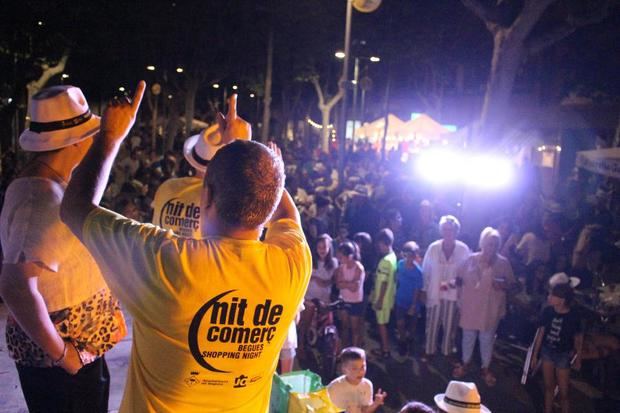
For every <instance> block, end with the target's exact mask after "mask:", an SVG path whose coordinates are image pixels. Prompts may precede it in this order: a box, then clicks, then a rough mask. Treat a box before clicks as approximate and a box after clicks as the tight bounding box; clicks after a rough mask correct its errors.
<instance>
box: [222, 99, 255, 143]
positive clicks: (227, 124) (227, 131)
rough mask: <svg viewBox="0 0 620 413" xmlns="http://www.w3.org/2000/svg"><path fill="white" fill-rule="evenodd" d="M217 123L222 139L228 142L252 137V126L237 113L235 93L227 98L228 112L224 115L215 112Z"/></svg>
mask: <svg viewBox="0 0 620 413" xmlns="http://www.w3.org/2000/svg"><path fill="white" fill-rule="evenodd" d="M217 123H218V125H219V128H220V133H221V134H222V141H223V143H224V144H228V143H230V142H232V141H234V140H235V139H244V140H250V139H252V126H251V125H250V123H249V122H247V121H246V120H245V119H243V118H241V117H240V116H239V115H237V94H236V93H235V94H232V95H230V97H229V98H228V113H227V114H226V116H224V115H223V114H222V113H218V114H217Z"/></svg>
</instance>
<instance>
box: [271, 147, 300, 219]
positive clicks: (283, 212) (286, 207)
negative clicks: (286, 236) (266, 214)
mask: <svg viewBox="0 0 620 413" xmlns="http://www.w3.org/2000/svg"><path fill="white" fill-rule="evenodd" d="M268 146H269V149H271V150H272V151H274V152H275V153H276V155H278V156H279V157H280V160H282V151H280V148H278V146H277V145H276V144H275V143H273V142H270V143H269V145H268ZM285 218H289V219H292V220H293V221H295V222H296V223H297V225H299V226H301V217H300V216H299V211H298V210H297V207H296V206H295V202H294V201H293V198H292V197H291V195H290V194H289V193H288V191H287V190H286V189H285V190H284V191H283V192H282V198H281V199H280V203H279V204H278V206H277V207H276V210H275V212H274V213H273V215H272V216H271V222H273V221H277V220H278V219H285Z"/></svg>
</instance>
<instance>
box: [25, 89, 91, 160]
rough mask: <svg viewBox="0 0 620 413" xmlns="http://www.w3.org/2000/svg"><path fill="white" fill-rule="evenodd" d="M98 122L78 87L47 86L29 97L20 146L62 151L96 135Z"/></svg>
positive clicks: (28, 148) (40, 150) (39, 150)
mask: <svg viewBox="0 0 620 413" xmlns="http://www.w3.org/2000/svg"><path fill="white" fill-rule="evenodd" d="M100 120H101V119H100V118H99V116H96V115H93V114H92V112H91V111H90V108H89V107H88V102H87V101H86V98H85V97H84V94H83V93H82V91H81V90H80V88H78V87H75V86H69V85H61V86H52V87H48V88H45V89H43V90H41V91H40V92H39V93H37V94H36V95H34V96H33V97H32V99H31V101H30V126H29V128H28V129H26V130H25V131H24V132H22V134H21V135H20V137H19V145H20V146H21V147H22V149H24V150H25V151H32V152H43V151H51V150H54V149H60V148H64V147H65V146H69V145H73V144H74V143H77V142H80V141H82V140H84V139H86V138H88V137H90V136H92V135H94V134H95V133H97V132H99V124H100Z"/></svg>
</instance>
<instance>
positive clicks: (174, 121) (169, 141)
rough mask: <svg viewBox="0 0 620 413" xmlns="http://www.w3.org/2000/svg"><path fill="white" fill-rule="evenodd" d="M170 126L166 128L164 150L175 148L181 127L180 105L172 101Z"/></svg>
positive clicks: (169, 114) (169, 116) (169, 117)
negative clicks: (175, 141)
mask: <svg viewBox="0 0 620 413" xmlns="http://www.w3.org/2000/svg"><path fill="white" fill-rule="evenodd" d="M168 119H169V120H168V125H167V126H168V127H167V128H166V137H165V142H164V147H163V148H162V149H163V152H166V151H171V150H172V149H173V148H174V140H175V139H176V136H177V134H178V133H179V127H180V124H181V122H180V115H179V105H178V104H176V103H172V104H171V105H170V111H169V112H168Z"/></svg>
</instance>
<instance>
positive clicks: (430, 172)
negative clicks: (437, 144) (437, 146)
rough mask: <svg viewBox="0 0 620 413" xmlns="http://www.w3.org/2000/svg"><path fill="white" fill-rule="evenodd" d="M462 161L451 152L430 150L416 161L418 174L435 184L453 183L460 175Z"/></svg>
mask: <svg viewBox="0 0 620 413" xmlns="http://www.w3.org/2000/svg"><path fill="white" fill-rule="evenodd" d="M462 162H463V159H462V157H460V156H458V155H457V154H456V153H454V152H451V151H439V150H430V151H428V152H425V153H422V154H421V155H420V158H419V159H418V173H419V174H420V175H421V176H422V177H423V178H424V179H426V180H428V181H431V182H436V183H443V184H446V183H453V182H456V181H458V180H459V177H460V176H461V173H462V168H463V165H462Z"/></svg>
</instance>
